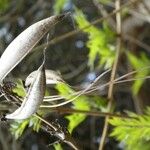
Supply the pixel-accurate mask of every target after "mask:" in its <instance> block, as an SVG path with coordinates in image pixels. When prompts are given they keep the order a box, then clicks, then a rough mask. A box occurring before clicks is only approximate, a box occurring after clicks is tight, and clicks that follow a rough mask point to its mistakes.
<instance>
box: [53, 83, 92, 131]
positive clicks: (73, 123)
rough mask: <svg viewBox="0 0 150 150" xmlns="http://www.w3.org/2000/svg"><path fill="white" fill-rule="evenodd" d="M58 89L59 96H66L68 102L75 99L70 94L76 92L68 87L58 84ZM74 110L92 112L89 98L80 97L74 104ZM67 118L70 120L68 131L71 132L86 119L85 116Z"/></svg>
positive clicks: (74, 115)
mask: <svg viewBox="0 0 150 150" xmlns="http://www.w3.org/2000/svg"><path fill="white" fill-rule="evenodd" d="M56 89H57V90H58V91H59V94H60V95H62V96H64V97H65V98H66V99H67V100H69V99H71V98H73V97H75V96H72V97H70V94H73V93H74V91H73V90H72V89H71V88H70V87H69V86H67V85H66V84H58V85H57V86H56ZM72 104H73V108H74V109H77V110H90V105H89V103H88V97H86V96H80V97H78V98H77V99H76V100H75V101H73V102H72ZM66 118H67V119H68V120H69V125H68V130H69V131H70V132H72V131H73V129H74V128H75V127H77V126H78V125H79V124H80V123H81V122H83V121H84V120H85V118H86V115H85V114H77V113H74V114H71V115H67V116H66Z"/></svg>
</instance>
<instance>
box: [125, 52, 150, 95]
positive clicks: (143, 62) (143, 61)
mask: <svg viewBox="0 0 150 150" xmlns="http://www.w3.org/2000/svg"><path fill="white" fill-rule="evenodd" d="M127 56H128V59H129V61H130V63H131V65H132V67H133V68H134V69H135V70H138V69H139V68H143V67H145V66H148V65H149V64H150V60H149V58H148V57H147V56H146V55H145V54H144V53H141V55H140V56H139V58H138V57H136V56H135V55H133V54H132V53H130V52H128V53H127ZM149 72H150V71H149V70H148V69H147V70H143V71H140V72H138V73H137V74H136V75H135V76H134V77H135V78H140V77H146V76H148V74H149ZM143 83H144V80H136V81H135V82H134V84H133V86H132V90H133V93H134V95H136V94H138V92H139V90H140V88H141V87H142V85H143Z"/></svg>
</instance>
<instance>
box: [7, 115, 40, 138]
mask: <svg viewBox="0 0 150 150" xmlns="http://www.w3.org/2000/svg"><path fill="white" fill-rule="evenodd" d="M40 125H41V121H40V120H39V119H38V118H36V117H30V118H29V119H26V120H16V121H14V122H13V123H11V126H10V131H11V133H12V135H14V136H15V138H16V139H18V138H19V137H20V136H22V134H23V132H24V131H25V129H26V128H27V127H32V128H33V130H34V131H36V132H38V131H39V129H40Z"/></svg>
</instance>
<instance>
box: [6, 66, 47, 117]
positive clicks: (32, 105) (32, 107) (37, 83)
mask: <svg viewBox="0 0 150 150" xmlns="http://www.w3.org/2000/svg"><path fill="white" fill-rule="evenodd" d="M45 87H46V78H45V68H44V64H42V65H41V66H40V68H39V69H38V71H37V74H36V76H35V78H34V81H33V83H32V84H31V86H30V88H29V91H28V93H27V96H26V98H25V99H24V101H23V103H22V104H21V106H20V107H19V108H18V109H17V110H16V111H15V112H13V113H12V114H8V115H6V118H7V119H27V118H28V117H30V116H31V115H32V114H34V113H35V112H36V111H37V110H38V108H39V106H40V104H41V103H42V101H43V99H44V94H45Z"/></svg>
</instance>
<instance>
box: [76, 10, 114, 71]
mask: <svg viewBox="0 0 150 150" xmlns="http://www.w3.org/2000/svg"><path fill="white" fill-rule="evenodd" d="M75 20H76V22H77V25H78V27H79V28H80V29H83V28H84V27H86V26H90V27H88V28H86V29H84V30H83V32H85V33H87V34H88V41H87V42H86V45H87V47H88V48H89V55H88V57H89V59H88V60H89V62H88V64H89V66H90V68H91V69H93V68H94V62H95V60H96V58H97V56H99V65H100V66H102V65H104V67H105V69H106V68H109V67H111V66H112V63H113V61H114V54H115V51H114V49H115V48H114V46H113V45H112V44H111V42H112V40H113V37H114V34H113V32H112V31H111V30H110V29H109V27H108V26H107V25H106V23H104V24H103V28H97V27H95V26H94V25H91V24H90V22H88V20H87V19H86V17H85V15H84V14H83V13H82V11H80V10H78V9H76V11H75Z"/></svg>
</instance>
